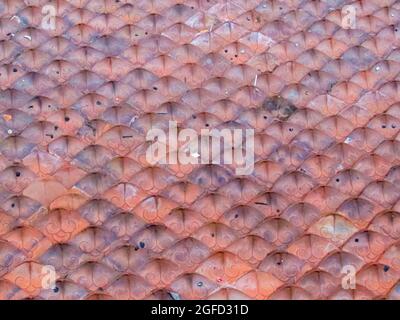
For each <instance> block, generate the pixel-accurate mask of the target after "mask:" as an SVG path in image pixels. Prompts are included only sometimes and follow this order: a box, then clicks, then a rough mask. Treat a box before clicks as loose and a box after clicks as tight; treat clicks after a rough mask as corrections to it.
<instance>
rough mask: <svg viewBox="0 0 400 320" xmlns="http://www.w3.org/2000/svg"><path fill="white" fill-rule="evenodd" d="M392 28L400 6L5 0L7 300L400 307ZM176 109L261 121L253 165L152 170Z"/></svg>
mask: <svg viewBox="0 0 400 320" xmlns="http://www.w3.org/2000/svg"><path fill="white" fill-rule="evenodd" d="M347 4H351V5H352V8H353V9H354V10H355V13H356V17H355V19H356V20H355V21H356V25H355V27H354V28H353V27H351V28H349V27H348V26H347V25H343V23H344V22H343V15H346V14H347V13H346V12H345V13H343V11H342V8H343V7H344V6H345V5H347ZM52 8H53V9H54V13H55V21H54V25H55V29H54V30H53V29H51V28H46V23H47V24H48V23H52V20H51V18H49V19H48V15H49V14H50V15H51V12H52ZM47 20H49V21H47ZM43 22H44V24H43ZM399 28H400V2H399V1H395V0H360V1H345V0H319V1H318V0H317V1H311V0H303V1H301V0H286V1H275V0H266V1H262V0H187V1H183V0H157V1H156V0H138V1H137V0H56V1H50V2H49V1H47V0H24V1H23V0H2V1H0V200H1V201H0V299H399V298H400V185H399V182H400V133H399V129H400V82H399V80H400V78H399V74H400V49H399V48H400V29H399ZM171 120H174V121H176V122H177V123H178V125H179V127H180V128H193V129H195V130H196V131H197V132H200V130H201V129H203V128H206V127H208V128H225V127H226V128H236V127H238V128H252V129H254V130H255V146H256V148H255V164H254V171H253V172H252V174H250V175H238V174H237V173H236V172H235V170H234V169H233V167H232V166H229V165H225V164H203V165H201V164H187V165H183V164H175V165H174V164H165V165H162V164H159V165H151V164H150V163H148V161H146V157H145V154H146V148H147V146H148V142H146V133H147V132H148V131H149V130H150V129H152V128H162V129H165V128H166V127H167V126H168V121H171ZM46 266H53V267H54V270H55V271H56V287H51V288H47V287H46V286H44V285H43V281H44V278H45V277H46V276H48V274H47V273H46V270H47V269H46V268H47V267H46ZM348 266H351V267H352V268H354V270H355V279H356V286H355V288H345V287H344V286H343V278H344V277H345V276H346V272H347V271H346V270H347V269H346V268H347V267H348ZM43 270H45V272H43ZM343 270H345V272H344V273H343Z"/></svg>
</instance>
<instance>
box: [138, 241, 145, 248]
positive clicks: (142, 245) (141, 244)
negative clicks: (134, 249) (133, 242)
mask: <svg viewBox="0 0 400 320" xmlns="http://www.w3.org/2000/svg"><path fill="white" fill-rule="evenodd" d="M139 246H140V247H141V248H142V249H143V248H144V246H145V244H144V242H143V241H140V243H139Z"/></svg>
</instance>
